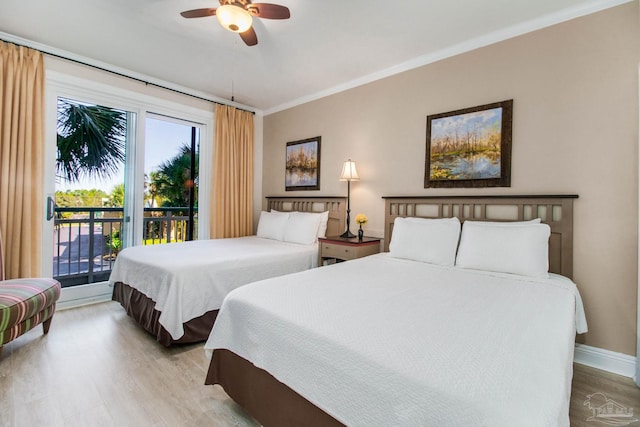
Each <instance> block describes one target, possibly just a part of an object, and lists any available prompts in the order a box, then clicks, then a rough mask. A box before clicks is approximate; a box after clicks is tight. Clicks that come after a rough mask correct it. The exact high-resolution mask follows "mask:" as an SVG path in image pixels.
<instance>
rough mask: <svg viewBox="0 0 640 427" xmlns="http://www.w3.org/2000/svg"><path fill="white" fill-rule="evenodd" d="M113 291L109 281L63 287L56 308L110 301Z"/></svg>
mask: <svg viewBox="0 0 640 427" xmlns="http://www.w3.org/2000/svg"><path fill="white" fill-rule="evenodd" d="M112 293H113V287H112V286H111V285H109V283H108V282H100V283H93V284H90V285H79V286H71V287H69V288H62V293H61V295H60V299H59V300H58V302H57V303H56V309H65V308H73V307H79V306H81V305H87V304H95V303H98V302H104V301H109V300H110V299H111V294H112Z"/></svg>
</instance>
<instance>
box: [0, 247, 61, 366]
mask: <svg viewBox="0 0 640 427" xmlns="http://www.w3.org/2000/svg"><path fill="white" fill-rule="evenodd" d="M3 259H4V257H3V252H2V239H1V237H0V357H1V356H2V347H3V346H4V345H5V344H6V343H8V342H9V341H12V340H14V339H16V338H18V337H19V336H20V335H22V334H24V333H25V332H27V331H29V330H31V329H33V328H34V327H36V326H37V325H39V324H40V323H42V329H43V331H44V333H45V334H46V333H47V332H49V326H51V320H52V318H53V313H54V312H55V311H56V301H57V300H58V298H59V297H60V283H59V282H58V281H57V280H55V279H51V278H29V279H9V280H4V265H3Z"/></svg>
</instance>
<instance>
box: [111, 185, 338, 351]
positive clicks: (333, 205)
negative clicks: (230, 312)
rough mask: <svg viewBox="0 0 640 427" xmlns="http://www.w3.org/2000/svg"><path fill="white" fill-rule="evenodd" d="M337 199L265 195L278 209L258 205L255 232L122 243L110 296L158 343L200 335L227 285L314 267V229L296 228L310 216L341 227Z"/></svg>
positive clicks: (331, 228)
mask: <svg viewBox="0 0 640 427" xmlns="http://www.w3.org/2000/svg"><path fill="white" fill-rule="evenodd" d="M344 205H345V199H344V198H342V197H304V198H300V197H297V198H296V197H268V198H267V211H278V213H272V212H269V213H265V212H263V213H262V215H261V219H260V223H259V228H258V235H257V236H247V237H239V238H229V239H211V240H199V241H192V242H182V243H172V244H166V245H154V246H134V247H130V248H126V249H124V250H123V251H121V252H120V254H119V255H118V258H117V259H116V263H115V265H114V268H113V270H112V272H111V276H110V279H109V280H110V282H112V283H113V286H114V289H113V296H112V299H113V300H114V301H118V302H119V303H120V304H121V305H122V306H123V308H124V309H125V310H126V311H127V314H129V315H130V316H131V317H132V318H133V319H134V320H135V321H136V322H138V323H139V324H140V325H141V326H142V327H143V328H144V329H145V330H146V331H148V332H150V333H151V334H153V335H154V336H155V337H156V340H157V341H158V342H159V343H161V344H163V345H165V346H169V345H171V344H182V343H190V342H198V341H204V340H206V339H207V337H208V336H209V332H210V331H211V327H212V326H213V323H214V322H215V319H216V316H217V313H218V309H219V308H220V306H221V304H222V301H223V299H224V297H225V296H226V295H227V293H229V292H230V291H231V290H233V289H235V288H237V287H239V286H242V285H245V284H247V283H250V282H254V281H257V280H262V279H267V278H271V277H277V276H281V275H285V274H289V273H294V272H298V271H303V270H306V269H309V268H313V267H316V266H317V257H318V245H317V243H316V240H315V237H316V235H313V236H311V238H310V237H309V235H308V234H309V233H308V232H307V233H306V235H305V234H304V233H303V232H302V230H303V229H304V230H308V229H309V226H311V227H313V224H316V223H317V224H325V227H326V229H325V228H323V226H319V227H318V226H316V227H318V231H317V235H319V236H324V235H333V234H338V233H340V232H341V231H342V229H343V228H344V218H345V207H344ZM289 213H291V215H290V214H289ZM294 213H295V214H294ZM322 213H324V214H322ZM310 221H311V222H312V223H310ZM316 221H317V222H316ZM259 236H261V237H259Z"/></svg>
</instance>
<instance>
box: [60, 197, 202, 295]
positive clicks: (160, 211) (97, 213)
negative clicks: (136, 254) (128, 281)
mask: <svg viewBox="0 0 640 427" xmlns="http://www.w3.org/2000/svg"><path fill="white" fill-rule="evenodd" d="M196 212H197V211H196ZM123 215H124V211H123V208H61V207H56V208H55V220H54V227H55V231H54V239H53V276H54V277H55V278H56V279H57V280H58V281H60V283H61V284H62V286H63V287H69V286H76V285H83V284H87V283H95V282H101V281H104V280H107V279H108V278H109V275H110V274H111V269H112V268H113V263H114V262H115V260H116V257H117V256H118V252H119V251H120V250H121V249H122V236H121V230H122V224H123ZM197 221H198V219H197V216H194V227H193V229H194V230H197ZM188 229H189V216H188V209H187V208H185V207H171V208H145V209H144V224H143V244H145V245H150V244H163V243H170V242H181V241H184V240H187V234H188ZM194 233H195V232H194ZM195 238H196V237H195V236H194V239H195Z"/></svg>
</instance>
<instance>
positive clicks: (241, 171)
mask: <svg viewBox="0 0 640 427" xmlns="http://www.w3.org/2000/svg"><path fill="white" fill-rule="evenodd" d="M215 130H216V132H215V140H214V149H213V163H212V164H213V165H214V169H213V174H212V179H213V182H212V188H213V197H211V204H210V212H211V220H210V228H211V236H212V237H213V238H222V237H242V236H248V235H251V234H253V114H252V113H250V112H247V111H241V110H238V109H236V108H233V107H229V106H226V105H216V110H215Z"/></svg>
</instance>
